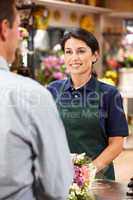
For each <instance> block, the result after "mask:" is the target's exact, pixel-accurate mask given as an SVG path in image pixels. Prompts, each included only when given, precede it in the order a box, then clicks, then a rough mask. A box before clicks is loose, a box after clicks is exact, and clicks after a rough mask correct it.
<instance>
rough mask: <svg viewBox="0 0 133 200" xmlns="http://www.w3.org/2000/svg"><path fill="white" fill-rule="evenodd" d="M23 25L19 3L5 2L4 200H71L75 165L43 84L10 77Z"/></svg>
mask: <svg viewBox="0 0 133 200" xmlns="http://www.w3.org/2000/svg"><path fill="white" fill-rule="evenodd" d="M18 25H19V16H18V14H17V11H16V10H15V1H14V0H6V1H5V0H0V200H8V199H10V200H36V199H37V196H35V194H36V195H37V193H38V195H39V199H41V200H44V199H47V200H49V199H50V200H52V199H53V200H66V198H67V195H68V189H69V185H70V184H71V181H72V164H71V159H70V154H69V149H68V145H67V140H66V136H65V131H64V128H63V125H62V123H61V120H60V118H59V114H58V112H57V109H56V105H55V103H54V101H53V99H52V97H51V94H50V93H49V92H48V91H47V90H46V89H44V88H43V87H42V86H40V85H39V84H38V83H36V82H34V81H32V80H30V79H28V78H26V77H22V76H19V75H16V74H13V73H11V72H9V67H8V65H9V63H12V62H13V60H14V55H15V50H16V47H17V43H18ZM34 180H36V182H34ZM33 185H36V188H37V191H33V190H34V189H33ZM39 191H40V194H39ZM34 192H36V193H35V194H34ZM41 194H42V197H41V196H40V195H41Z"/></svg>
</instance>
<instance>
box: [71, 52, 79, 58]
mask: <svg viewBox="0 0 133 200" xmlns="http://www.w3.org/2000/svg"><path fill="white" fill-rule="evenodd" d="M72 58H73V59H74V60H75V59H79V55H78V53H77V52H74V53H73V54H72Z"/></svg>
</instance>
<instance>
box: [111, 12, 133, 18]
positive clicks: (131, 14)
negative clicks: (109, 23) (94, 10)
mask: <svg viewBox="0 0 133 200" xmlns="http://www.w3.org/2000/svg"><path fill="white" fill-rule="evenodd" d="M109 16H110V17H116V18H122V19H129V18H130V19H133V12H120V11H118V12H116V11H114V12H112V13H110V14H109Z"/></svg>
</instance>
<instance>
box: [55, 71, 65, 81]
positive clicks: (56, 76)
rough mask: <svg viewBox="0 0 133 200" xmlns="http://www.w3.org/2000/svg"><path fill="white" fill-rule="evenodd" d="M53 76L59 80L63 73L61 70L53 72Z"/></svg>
mask: <svg viewBox="0 0 133 200" xmlns="http://www.w3.org/2000/svg"><path fill="white" fill-rule="evenodd" d="M53 77H54V78H55V79H58V80H60V79H63V77H64V76H63V74H62V73H61V72H54V73H53Z"/></svg>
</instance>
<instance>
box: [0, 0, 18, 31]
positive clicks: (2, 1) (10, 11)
mask: <svg viewBox="0 0 133 200" xmlns="http://www.w3.org/2000/svg"><path fill="white" fill-rule="evenodd" d="M15 3H16V1H15V0H0V23H1V22H2V21H3V20H4V19H7V20H8V22H9V25H10V27H11V28H12V26H13V22H14V19H15V17H16V11H15V10H16V7H15Z"/></svg>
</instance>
